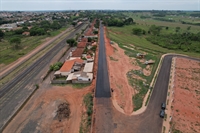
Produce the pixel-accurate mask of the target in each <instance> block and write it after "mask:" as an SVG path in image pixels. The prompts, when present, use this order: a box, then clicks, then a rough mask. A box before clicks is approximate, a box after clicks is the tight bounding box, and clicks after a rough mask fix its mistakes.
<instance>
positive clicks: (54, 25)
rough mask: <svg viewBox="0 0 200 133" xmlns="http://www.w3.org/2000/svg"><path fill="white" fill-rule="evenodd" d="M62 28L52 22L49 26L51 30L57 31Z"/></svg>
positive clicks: (55, 22)
mask: <svg viewBox="0 0 200 133" xmlns="http://www.w3.org/2000/svg"><path fill="white" fill-rule="evenodd" d="M61 27H62V26H61V25H60V24H59V23H58V21H54V22H53V23H52V24H51V28H52V29H53V30H57V29H60V28H61Z"/></svg>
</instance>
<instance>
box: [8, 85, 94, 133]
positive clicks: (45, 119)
mask: <svg viewBox="0 0 200 133" xmlns="http://www.w3.org/2000/svg"><path fill="white" fill-rule="evenodd" d="M91 90H92V88H91V86H90V87H87V88H84V89H74V88H72V87H71V86H65V87H58V86H51V87H47V88H42V89H41V88H40V89H39V90H38V91H37V92H36V93H35V95H34V96H33V97H32V98H31V100H30V101H29V102H28V104H26V106H25V107H24V108H23V109H22V110H21V111H20V112H19V114H18V115H17V116H16V117H15V118H14V120H13V121H12V122H11V123H10V124H9V125H8V126H7V127H6V129H5V130H4V133H10V132H21V131H22V130H23V129H24V127H29V126H30V125H29V122H31V121H34V122H36V123H37V127H36V129H37V130H40V131H41V132H52V133H58V132H61V131H62V132H69V133H72V132H78V131H79V126H80V122H81V116H82V111H83V104H82V101H83V96H84V95H85V94H87V93H88V92H91ZM65 101H67V102H68V103H69V104H70V110H71V114H70V118H69V120H68V119H64V120H62V121H61V122H59V121H58V119H56V118H55V115H56V110H57V106H58V105H59V104H60V103H62V102H65Z"/></svg>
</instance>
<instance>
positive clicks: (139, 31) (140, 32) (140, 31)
mask: <svg viewBox="0 0 200 133" xmlns="http://www.w3.org/2000/svg"><path fill="white" fill-rule="evenodd" d="M132 31H133V34H134V35H141V34H142V33H143V30H142V29H140V28H133V30H132Z"/></svg>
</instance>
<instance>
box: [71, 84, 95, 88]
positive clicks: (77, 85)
mask: <svg viewBox="0 0 200 133" xmlns="http://www.w3.org/2000/svg"><path fill="white" fill-rule="evenodd" d="M90 85H91V83H85V84H83V83H77V84H72V87H73V88H77V89H82V88H84V87H87V86H90Z"/></svg>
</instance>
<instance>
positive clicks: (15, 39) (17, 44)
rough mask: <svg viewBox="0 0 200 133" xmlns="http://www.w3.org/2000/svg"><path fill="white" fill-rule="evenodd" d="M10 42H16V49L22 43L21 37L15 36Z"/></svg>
mask: <svg viewBox="0 0 200 133" xmlns="http://www.w3.org/2000/svg"><path fill="white" fill-rule="evenodd" d="M10 43H11V44H15V45H14V48H15V49H19V47H20V44H21V39H20V38H19V37H14V38H12V39H11V40H10Z"/></svg>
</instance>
